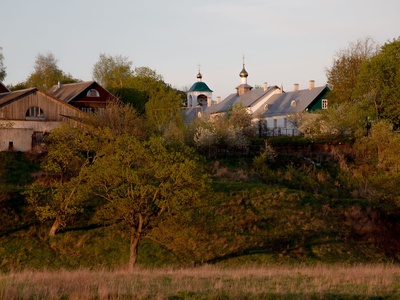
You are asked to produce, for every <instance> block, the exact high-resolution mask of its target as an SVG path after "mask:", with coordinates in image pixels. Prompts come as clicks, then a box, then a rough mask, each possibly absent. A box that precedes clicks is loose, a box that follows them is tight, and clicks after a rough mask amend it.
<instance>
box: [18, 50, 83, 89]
mask: <svg viewBox="0 0 400 300" xmlns="http://www.w3.org/2000/svg"><path fill="white" fill-rule="evenodd" d="M33 68H34V70H33V72H32V73H31V75H29V77H28V79H27V80H26V85H27V86H31V87H37V88H38V89H39V90H41V91H47V90H49V89H50V88H51V87H52V86H53V85H55V84H57V83H58V82H61V83H73V82H78V81H79V80H78V79H75V78H73V77H72V75H71V74H66V73H64V72H63V71H62V70H61V69H60V68H59V67H58V61H57V59H56V58H55V56H54V54H53V53H47V54H40V53H39V54H38V55H37V56H36V60H35V64H34V67H33Z"/></svg>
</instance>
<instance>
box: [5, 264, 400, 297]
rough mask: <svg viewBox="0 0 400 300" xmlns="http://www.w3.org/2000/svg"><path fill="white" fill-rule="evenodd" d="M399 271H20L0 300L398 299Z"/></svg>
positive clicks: (272, 268) (271, 268) (395, 268)
mask: <svg viewBox="0 0 400 300" xmlns="http://www.w3.org/2000/svg"><path fill="white" fill-rule="evenodd" d="M399 290H400V266H397V265H357V266H343V265H323V264H320V265H315V266H304V265H295V266H287V265H286V266H277V265H272V266H262V267H243V268H221V267H216V266H210V265H207V266H203V267H199V268H185V269H174V268H164V269H137V270H136V271H134V272H133V273H129V272H126V271H121V270H114V271H109V270H98V271H93V270H87V269H82V270H75V271H66V270H60V271H28V270H26V271H21V272H8V273H2V274H0V299H232V298H234V299H237V298H240V299H265V298H268V299H270V298H272V299H354V297H356V298H357V299H369V298H374V297H383V298H385V299H399V298H400V291H399Z"/></svg>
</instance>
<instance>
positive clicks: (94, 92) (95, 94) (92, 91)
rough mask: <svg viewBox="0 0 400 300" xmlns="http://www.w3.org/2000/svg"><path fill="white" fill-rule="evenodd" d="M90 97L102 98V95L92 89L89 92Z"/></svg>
mask: <svg viewBox="0 0 400 300" xmlns="http://www.w3.org/2000/svg"><path fill="white" fill-rule="evenodd" d="M87 96H88V97H100V94H99V92H98V91H97V90H95V89H91V90H89V91H88V92H87Z"/></svg>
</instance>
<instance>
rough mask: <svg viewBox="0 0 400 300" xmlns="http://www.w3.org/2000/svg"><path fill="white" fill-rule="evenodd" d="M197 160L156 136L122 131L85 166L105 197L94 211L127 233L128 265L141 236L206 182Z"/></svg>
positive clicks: (131, 265) (134, 257) (193, 198)
mask: <svg viewBox="0 0 400 300" xmlns="http://www.w3.org/2000/svg"><path fill="white" fill-rule="evenodd" d="M203 174H204V173H203V169H202V165H201V164H200V161H199V160H198V159H197V158H196V155H195V154H194V153H193V151H191V150H190V149H189V148H186V147H181V148H180V149H176V148H175V149H170V148H168V147H166V146H165V145H164V144H163V143H162V141H161V139H159V138H151V139H150V140H148V141H146V142H141V141H139V140H137V139H136V138H134V137H132V136H130V135H121V136H119V137H117V138H116V140H115V142H113V143H109V144H108V145H107V146H106V147H105V148H104V151H103V155H102V156H101V157H99V158H98V159H97V160H96V161H95V162H94V163H93V164H92V165H91V166H90V167H89V168H88V169H87V177H88V178H89V181H88V183H89V185H90V186H91V187H92V191H93V193H94V194H95V195H97V196H98V197H101V198H102V199H104V200H105V202H106V204H105V205H104V206H103V207H102V209H101V210H100V211H99V216H100V218H101V219H103V220H104V221H106V222H109V223H111V224H120V226H121V227H122V229H124V231H127V232H129V236H130V260H129V269H133V268H134V266H135V264H136V261H137V254H138V252H137V251H138V245H139V243H140V241H141V240H142V239H143V238H144V237H145V236H146V235H147V234H148V233H149V232H151V230H152V229H153V228H154V227H155V226H157V224H158V222H160V221H161V220H163V219H164V218H166V217H168V216H171V215H175V216H176V215H179V214H183V213H185V211H186V209H187V208H188V207H190V205H191V204H192V203H193V202H195V201H198V200H199V199H200V197H201V193H202V191H203V189H204V188H205V186H206V183H207V178H206V177H205V176H204V175H203Z"/></svg>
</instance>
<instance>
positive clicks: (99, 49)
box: [0, 0, 400, 99]
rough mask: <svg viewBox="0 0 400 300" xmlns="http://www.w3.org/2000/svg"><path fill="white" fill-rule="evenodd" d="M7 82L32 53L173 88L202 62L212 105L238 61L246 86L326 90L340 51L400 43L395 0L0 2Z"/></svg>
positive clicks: (17, 77) (69, 68) (189, 79)
mask: <svg viewBox="0 0 400 300" xmlns="http://www.w3.org/2000/svg"><path fill="white" fill-rule="evenodd" d="M0 7H1V17H0V28H1V34H0V47H3V54H4V57H5V60H4V63H5V66H6V67H7V73H8V75H7V78H6V80H5V83H6V84H16V83H18V82H21V81H24V80H25V79H26V78H27V77H28V76H29V74H30V73H31V72H32V70H33V65H34V62H35V58H36V55H37V54H38V53H42V54H46V53H48V52H51V53H53V54H54V55H55V57H56V58H57V59H58V61H59V67H60V68H61V69H62V70H63V71H64V72H67V73H71V74H72V75H73V76H74V77H76V78H79V79H81V80H91V79H92V68H93V65H94V64H95V63H96V62H97V60H98V58H99V54H100V53H106V54H109V55H122V56H126V57H128V58H129V60H131V61H132V62H133V65H134V66H147V67H150V68H151V69H154V70H156V72H157V73H159V74H161V75H162V76H163V77H164V79H165V81H166V82H168V83H170V84H171V85H172V86H174V87H176V88H182V87H185V86H187V87H190V86H191V85H192V84H193V83H194V82H195V81H196V74H197V71H198V66H197V65H198V64H199V63H200V64H201V72H202V74H203V81H204V82H206V83H207V84H208V86H209V87H210V88H211V89H212V90H213V91H214V93H213V98H214V99H215V98H216V97H217V96H221V97H222V98H225V97H226V96H227V95H228V94H230V93H233V92H235V87H236V86H238V85H239V84H240V78H239V73H240V71H241V68H242V55H243V54H245V56H246V70H247V71H248V73H249V77H248V83H249V84H250V85H253V86H254V85H256V84H257V85H262V84H263V82H268V83H269V84H270V85H272V84H277V85H281V84H283V86H284V89H285V90H291V89H292V88H293V84H294V83H299V84H300V88H307V86H308V81H309V80H310V79H313V80H315V84H316V86H321V85H325V84H326V75H325V68H327V67H330V66H331V65H332V61H333V57H334V55H335V53H336V52H337V51H339V50H341V49H343V48H346V47H348V45H349V43H351V42H355V41H356V40H357V39H359V38H364V37H366V36H370V37H372V38H373V39H374V40H375V41H377V42H378V43H380V44H383V43H385V42H386V41H388V40H392V39H393V38H397V37H399V36H400V17H399V13H400V1H399V0H380V1H376V0H374V1H372V0H334V1H333V0H332V1H325V0H319V1H318V0H301V1H300V0H275V1H270V0H197V1H195V0H170V1H166V0H141V1H138V0H68V1H65V0H35V1H33V0H0Z"/></svg>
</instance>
